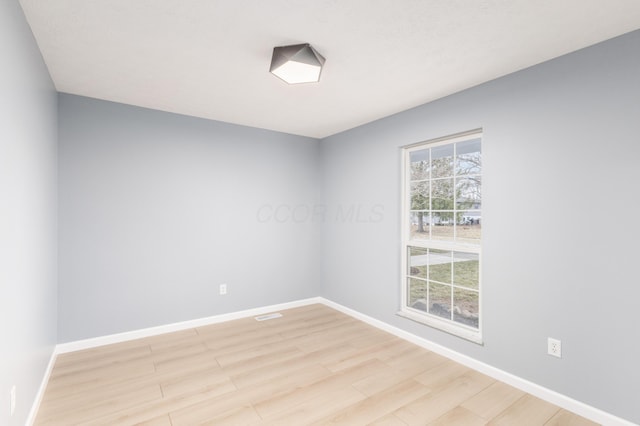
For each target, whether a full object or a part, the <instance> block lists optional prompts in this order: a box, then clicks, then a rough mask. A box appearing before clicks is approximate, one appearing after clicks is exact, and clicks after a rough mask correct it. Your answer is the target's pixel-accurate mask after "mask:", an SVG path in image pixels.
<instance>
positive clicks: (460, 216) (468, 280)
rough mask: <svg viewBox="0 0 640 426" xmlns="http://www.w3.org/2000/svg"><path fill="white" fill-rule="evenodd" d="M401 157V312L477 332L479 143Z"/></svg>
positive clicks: (424, 148) (472, 138) (431, 146)
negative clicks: (403, 159)
mask: <svg viewBox="0 0 640 426" xmlns="http://www.w3.org/2000/svg"><path fill="white" fill-rule="evenodd" d="M406 154H407V155H406V164H405V168H406V181H405V185H406V186H405V193H406V196H407V201H406V203H405V211H404V214H405V215H408V220H407V221H406V222H405V223H406V226H407V227H408V229H405V231H404V232H406V235H405V238H404V241H405V244H404V250H406V253H405V256H404V258H405V259H406V262H405V263H406V264H405V267H404V269H405V274H404V277H405V285H406V288H405V290H406V291H405V292H404V294H405V307H406V308H410V309H409V312H411V313H413V314H415V313H423V314H424V317H425V319H426V322H427V323H429V321H430V320H429V318H437V320H438V321H436V322H440V323H441V322H442V321H443V320H444V321H445V322H448V323H450V324H452V325H454V326H458V327H462V328H466V329H471V330H477V331H478V332H479V327H480V239H481V234H482V214H481V213H482V178H481V172H482V151H481V135H480V134H479V133H475V134H472V135H468V136H466V137H457V138H455V139H452V140H449V141H439V142H437V143H425V144H423V145H419V146H413V147H410V148H407V153H406ZM405 217H406V216H405ZM454 328H455V327H454Z"/></svg>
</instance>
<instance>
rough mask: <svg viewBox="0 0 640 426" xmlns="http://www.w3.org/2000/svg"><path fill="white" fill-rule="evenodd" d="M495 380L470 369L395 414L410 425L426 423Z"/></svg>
mask: <svg viewBox="0 0 640 426" xmlns="http://www.w3.org/2000/svg"><path fill="white" fill-rule="evenodd" d="M493 381H494V380H493V379H491V378H489V377H487V376H485V375H483V374H480V373H478V372H475V371H470V372H468V373H465V374H463V375H462V376H459V377H457V378H455V379H453V380H452V381H451V382H449V383H446V384H443V385H441V387H440V388H435V389H433V391H432V392H431V393H429V394H426V395H425V396H423V397H421V398H420V399H418V400H416V401H414V402H413V403H411V404H407V405H405V406H404V407H402V408H400V409H398V410H397V411H395V415H396V416H397V417H398V418H400V420H402V421H404V422H405V423H407V424H409V425H426V424H428V423H429V422H432V421H434V420H436V419H437V418H439V417H440V416H443V415H444V414H446V413H447V412H448V411H450V410H453V409H454V408H455V407H457V406H458V405H459V404H460V403H462V402H463V401H465V400H467V399H468V398H470V397H471V396H473V395H476V394H477V393H479V392H480V391H482V390H483V389H485V388H486V387H488V386H489V385H491V384H492V383H493ZM423 386H424V385H423ZM515 424H517V423H514V425H515Z"/></svg>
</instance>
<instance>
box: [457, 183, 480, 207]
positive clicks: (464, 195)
mask: <svg viewBox="0 0 640 426" xmlns="http://www.w3.org/2000/svg"><path fill="white" fill-rule="evenodd" d="M456 204H457V209H458V210H470V209H475V210H479V209H481V208H482V181H481V179H480V176H474V177H469V178H459V179H457V180H456Z"/></svg>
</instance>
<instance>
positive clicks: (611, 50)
mask: <svg viewBox="0 0 640 426" xmlns="http://www.w3.org/2000/svg"><path fill="white" fill-rule="evenodd" d="M638 52H640V31H636V32H633V33H630V34H627V35H625V36H623V37H619V38H616V39H613V40H610V41H607V42H605V43H602V44H600V45H596V46H594V47H591V48H588V49H585V50H582V51H579V52H576V53H573V54H570V55H567V56H564V57H561V58H558V59H556V60H553V61H550V62H547V63H544V64H541V65H538V66H535V67H532V68H530V69H527V70H524V71H521V72H518V73H515V74H511V75H509V76H506V77H503V78H500V79H498V80H494V81H492V82H489V83H487V84H484V85H481V86H478V87H476V88H473V89H470V90H467V91H464V92H461V93H458V94H456V95H453V96H450V97H447V98H444V99H441V100H438V101H436V102H432V103H429V104H426V105H423V106H421V107H418V108H415V109H412V110H409V111H406V112H403V113H401V114H397V115H394V116H391V117H388V118H385V119H382V120H379V121H377V122H374V123H371V124H368V125H365V126H362V127H359V128H356V129H353V130H351V131H347V132H344V133H342V134H339V135H335V136H333V137H330V138H328V139H326V140H324V141H323V142H322V145H321V151H322V152H321V155H322V165H323V178H322V182H323V183H322V185H323V191H324V200H325V202H326V203H327V207H328V209H329V210H332V209H333V210H335V209H337V208H339V206H341V205H347V204H352V203H354V202H356V203H360V204H362V205H364V206H372V205H382V206H383V207H384V217H383V219H382V220H381V221H377V220H361V221H359V222H358V221H354V220H337V219H335V218H334V219H332V220H327V221H326V222H325V225H324V228H323V235H324V238H323V253H322V257H323V261H324V269H323V271H324V285H323V287H322V290H323V296H325V297H327V298H328V299H331V300H334V301H336V302H338V303H341V304H344V305H346V306H348V307H351V308H353V309H356V310H358V311H360V312H363V313H365V314H368V315H370V316H373V317H375V318H378V319H380V320H382V321H385V322H387V323H389V324H393V325H395V326H397V327H400V328H402V329H404V330H407V331H410V332H412V333H414V334H417V335H419V336H422V337H425V338H427V339H429V340H432V341H434V342H437V343H440V344H442V345H444V346H447V347H449V348H451V349H454V350H456V351H459V352H462V353H464V354H467V355H469V356H471V357H473V358H476V359H478V360H480V361H483V362H486V363H488V364H490V365H493V366H495V367H498V368H501V369H503V370H506V371H508V372H511V373H514V374H516V375H517V376H520V377H523V378H525V379H529V380H531V381H533V382H536V383H538V384H540V385H543V386H545V387H548V388H550V389H553V390H556V391H558V392H560V393H563V394H566V395H568V396H570V397H573V398H575V399H577V400H580V401H583V402H586V403H587V404H590V405H593V406H595V407H599V408H601V409H603V410H606V411H608V412H611V413H614V414H617V415H618V416H621V417H623V418H627V419H629V420H632V421H634V422H638V423H640V410H638V405H637V404H638V397H639V395H640V369H639V368H638V367H637V365H638V364H637V363H638V360H639V359H640V343H639V342H638V336H639V334H638V309H639V308H638V306H639V305H638V300H640V287H639V286H638V259H636V255H637V252H638V250H637V242H638V241H640V227H638V225H637V224H636V222H637V218H636V216H637V214H638V212H640V198H639V197H638V189H637V179H638V171H639V170H640V145H639V136H638V128H637V123H638V119H639V118H640V101H639V100H640V55H638ZM478 127H482V128H484V142H483V159H484V177H483V181H484V184H483V185H484V188H483V192H484V200H483V205H482V207H483V221H484V222H483V225H484V231H483V232H484V233H483V272H482V280H483V309H484V317H483V318H484V336H485V344H484V346H479V345H476V344H473V343H469V342H466V341H464V340H461V339H459V338H456V337H453V336H450V335H448V334H445V333H442V332H439V331H436V330H434V329H431V328H428V327H426V326H422V325H419V324H417V323H413V322H411V321H409V320H406V319H403V318H400V317H398V316H396V315H395V314H396V312H397V311H398V308H399V307H400V288H399V286H400V279H399V277H400V238H399V229H400V212H399V206H400V150H399V147H401V146H403V145H406V144H411V143H414V142H419V141H423V140H428V139H430V138H436V137H440V136H445V135H449V134H452V133H457V132H461V131H466V130H471V129H474V128H478ZM364 219H366V217H365V218H364ZM548 336H551V337H555V338H558V339H561V340H562V345H563V346H562V349H563V358H562V359H556V358H552V357H550V356H548V355H546V339H547V337H548Z"/></svg>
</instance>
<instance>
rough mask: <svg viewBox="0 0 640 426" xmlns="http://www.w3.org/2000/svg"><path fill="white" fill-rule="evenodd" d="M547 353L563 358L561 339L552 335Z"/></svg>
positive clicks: (548, 340)
mask: <svg viewBox="0 0 640 426" xmlns="http://www.w3.org/2000/svg"><path fill="white" fill-rule="evenodd" d="M547 354H549V355H551V356H555V357H557V358H562V343H561V342H560V340H558V339H553V338H551V337H549V338H548V339H547Z"/></svg>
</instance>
